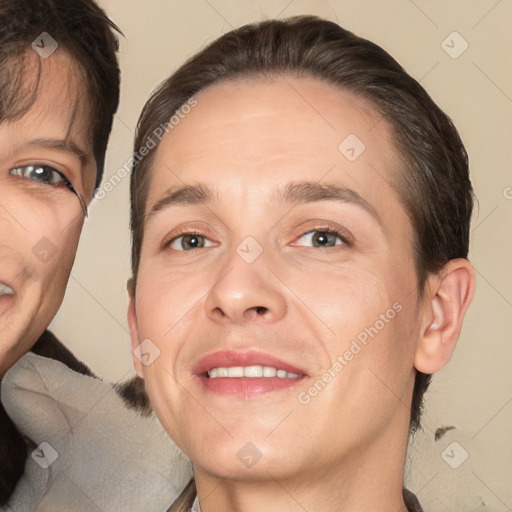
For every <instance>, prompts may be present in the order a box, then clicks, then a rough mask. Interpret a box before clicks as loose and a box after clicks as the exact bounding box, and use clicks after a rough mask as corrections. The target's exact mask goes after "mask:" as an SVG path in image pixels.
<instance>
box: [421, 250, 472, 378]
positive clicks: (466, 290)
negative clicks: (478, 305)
mask: <svg viewBox="0 0 512 512" xmlns="http://www.w3.org/2000/svg"><path fill="white" fill-rule="evenodd" d="M474 288H475V274H474V270H473V266H472V265H471V263H469V261H468V260H465V259H456V260H451V261H449V262H448V263H447V264H446V265H445V267H444V268H443V269H442V270H441V272H440V273H439V274H436V275H432V276H431V278H430V279H429V282H428V283H427V286H426V289H425V298H424V308H423V318H424V321H423V326H422V332H421V338H420V342H419V345H418V348H417V350H416V357H415V360H414V366H415V368H416V369H417V370H418V371H421V372H423V373H427V374H432V373H435V372H437V371H439V370H440V369H441V368H443V366H444V365H445V364H446V363H447V362H448V361H449V360H450V357H451V356H452V353H453V351H454V349H455V345H456V344H457V340H458V338H459V334H460V331H461V329H462V321H463V320H464V315H465V314H466V311H467V309H468V307H469V304H470V303H471V299H472V298H473V293H474Z"/></svg>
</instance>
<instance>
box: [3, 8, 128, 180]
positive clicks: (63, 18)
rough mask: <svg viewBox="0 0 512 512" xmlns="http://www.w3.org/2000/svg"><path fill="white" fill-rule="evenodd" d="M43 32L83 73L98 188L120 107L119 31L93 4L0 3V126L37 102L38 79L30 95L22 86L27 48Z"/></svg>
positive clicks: (27, 56) (29, 50)
mask: <svg viewBox="0 0 512 512" xmlns="http://www.w3.org/2000/svg"><path fill="white" fill-rule="evenodd" d="M43 32H47V33H48V34H49V35H50V36H51V37H52V38H53V39H55V41H57V43H58V45H59V48H63V49H64V50H65V52H66V53H67V54H68V55H69V57H71V59H72V61H73V62H74V64H76V65H77V67H78V69H81V70H82V71H83V76H84V80H85V84H84V92H85V94H86V96H87V97H88V100H89V107H90V108H89V112H88V117H89V119H90V122H91V130H90V131H91V143H92V148H93V152H94V157H95V159H96V164H97V169H98V172H97V178H96V186H98V184H99V183H100V181H101V176H102V172H103V166H104V161H105V152H106V149H107V142H108V138H109V135H110V131H111V128H112V122H113V116H114V114H115V112H116V110H117V107H118V103H119V82H120V72H119V65H118V62H117V56H116V52H117V50H118V46H119V44H118V40H117V37H116V35H115V32H119V33H120V31H119V29H118V28H117V27H116V25H115V24H114V23H113V22H112V21H111V20H109V18H108V17H107V15H106V14H105V13H104V12H103V10H102V9H101V8H100V7H99V6H98V5H97V4H96V3H95V2H94V0H0V122H3V121H6V120H9V119H16V118H18V117H20V116H22V115H23V114H25V113H26V112H27V111H28V110H29V109H30V107H31V106H32V104H33V103H34V102H35V100H36V98H37V85H38V80H39V78H38V80H37V81H36V85H35V88H34V90H31V91H30V90H28V91H27V87H23V83H24V80H25V79H26V73H27V68H26V65H25V64H27V59H28V58H30V57H31V56H32V53H30V52H31V51H32V50H31V44H32V42H33V41H34V40H35V39H36V38H37V37H38V36H39V35H41V34H42V33H43ZM34 55H35V52H34ZM38 64H39V75H40V70H41V63H40V61H38Z"/></svg>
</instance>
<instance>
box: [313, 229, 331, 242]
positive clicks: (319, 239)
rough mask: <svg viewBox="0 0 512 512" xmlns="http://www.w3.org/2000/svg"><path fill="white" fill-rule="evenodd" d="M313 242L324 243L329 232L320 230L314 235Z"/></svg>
mask: <svg viewBox="0 0 512 512" xmlns="http://www.w3.org/2000/svg"><path fill="white" fill-rule="evenodd" d="M315 242H316V243H317V244H318V245H325V244H327V243H328V242H329V234H328V233H325V232H323V231H320V232H319V233H318V234H317V235H316V236H315Z"/></svg>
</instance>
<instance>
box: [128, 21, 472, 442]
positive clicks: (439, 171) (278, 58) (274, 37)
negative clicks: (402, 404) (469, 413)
mask: <svg viewBox="0 0 512 512" xmlns="http://www.w3.org/2000/svg"><path fill="white" fill-rule="evenodd" d="M279 75H293V76H298V77H300V76H308V77H313V78H317V79H320V80H323V81H326V82H327V83H330V84H333V85H335V86H337V87H340V88H341V89H344V90H348V91H350V92H352V93H354V94H356V95H359V96H360V97H362V98H365V99H367V100H369V101H370V102H371V104H372V105H373V106H374V108H375V109H376V111H377V112H378V113H379V114H380V115H381V116H382V117H383V118H384V119H385V120H386V121H387V123H388V125H389V126H390V127H391V131H392V135H393V143H394V145H395V148H396V152H397V154H398V155H399V156H400V157H401V158H402V162H403V164H402V169H400V171H399V172H398V173H396V176H394V183H393V186H394V187H395V188H396V190H397V192H398V194H399V196H400V199H401V201H402V202H403V204H404V206H405V209H406V211H407V213H408V215H409V217H410V220H411V223H412V226H413V229H414V240H413V248H414V253H415V266H416V274H417V283H416V285H417V290H418V294H419V295H420V296H421V294H422V292H423V289H424V284H425V281H426V279H427V277H428V275H429V274H430V273H433V272H438V271H439V270H440V269H441V268H442V267H443V266H444V265H445V264H446V263H447V262H448V261H449V260H451V259H455V258H466V257H467V254H468V247H469V226H470V219H471V212H472V208H473V191H472V186H471V182H470V180H469V170H468V157H467V154H466V151H465V149H464V146H463V144H462V141H461V140H460V137H459V135H458V133H457V130H456V129H455V127H454V126H453V123H452V122H451V120H450V119H449V118H448V116H446V114H444V113H443V112H442V111H441V109H440V108H439V107H438V106H437V105H436V104H435V103H434V102H433V100H432V99H431V98H430V96H429V95H428V94H427V93H426V91H425V90H424V89H423V87H422V86H421V85H420V84H419V83H418V82H417V81H416V80H415V79H414V78H412V77H411V76H409V75H408V74H407V73H406V71H405V70H404V69H403V68H402V67H401V66H400V65H399V64H398V62H397V61H396V60H395V59H393V58H392V57H391V56H390V55H389V54H388V53H387V52H386V51H384V50H383V49H382V48H381V47H379V46H377V45H376V44H374V43H372V42H370V41H368V40H366V39H362V38H360V37H358V36H356V35H354V34H353V33H351V32H349V31H347V30H345V29H343V28H341V27H340V26H338V25H336V24H335V23H332V22H329V21H325V20H322V19H319V18H316V17H313V16H298V17H293V18H289V19H286V20H268V21H263V22H260V23H256V24H251V25H246V26H243V27H241V28H239V29H236V30H232V31H231V32H228V33H227V34H225V35H223V36H222V37H220V38H219V39H217V40H216V41H214V42H213V43H211V44H210V45H209V46H207V47H206V48H205V49H203V50H202V51H200V52H199V53H198V54H197V55H195V56H194V57H192V58H191V59H190V60H188V61H187V62H186V63H185V64H184V65H183V66H181V67H180V68H179V69H178V70H177V71H176V72H175V73H174V74H173V75H172V76H171V77H170V78H168V79H167V80H166V81H165V82H163V83H162V84H161V85H160V86H159V87H158V88H157V89H156V90H155V91H154V93H153V94H152V96H151V98H150V99H149V101H148V102H147V103H146V105H145V107H144V109H143V111H142V114H141V117H140V119H139V123H138V127H137V135H136V139H135V151H136V152H137V153H138V150H139V148H141V147H142V146H143V144H144V143H145V141H146V140H147V139H148V137H150V136H151V134H152V133H153V131H154V130H155V128H156V127H158V126H159V125H161V124H162V123H165V122H166V121H167V120H168V119H169V117H170V116H172V115H173V114H174V113H175V112H176V111H177V110H178V109H179V108H180V107H181V106H182V105H183V104H184V103H185V102H186V101H187V100H188V99H189V98H191V97H192V96H193V95H195V94H197V93H198V92H199V91H201V90H203V89H205V88H206V87H208V86H210V85H212V84H215V83H218V82H221V81H226V80H231V79H241V78H242V79H243V78H245V77H254V76H269V77H272V76H279ZM154 153H155V151H153V152H152V153H150V154H148V155H147V156H146V157H145V158H142V159H139V160H136V161H135V162H134V165H133V172H132V176H131V229H132V241H133V243H132V271H133V276H134V279H135V280H136V277H137V271H138V267H139V260H140V252H141V247H142V241H143V235H144V212H145V208H146V199H147V193H148V185H149V181H150V176H151V162H152V159H153V158H154ZM135 286H136V281H135ZM429 382H430V375H426V374H423V373H421V372H417V374H416V380H415V387H414V393H413V400H412V406H411V432H413V431H414V430H416V428H417V427H418V426H419V419H420V415H421V409H422V403H423V394H424V392H425V391H426V389H427V387H428V384H429Z"/></svg>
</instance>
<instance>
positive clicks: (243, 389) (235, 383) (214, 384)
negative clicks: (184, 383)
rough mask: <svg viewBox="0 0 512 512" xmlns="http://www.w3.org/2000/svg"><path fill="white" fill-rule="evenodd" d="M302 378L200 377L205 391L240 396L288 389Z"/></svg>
mask: <svg viewBox="0 0 512 512" xmlns="http://www.w3.org/2000/svg"><path fill="white" fill-rule="evenodd" d="M302 379H303V377H297V378H295V379H281V378H279V377H262V378H258V377H252V378H251V377H248V378H244V377H239V378H231V379H230V378H224V377H217V378H215V379H208V378H206V377H200V380H201V384H202V385H203V386H204V387H205V388H206V390H207V391H210V392H212V393H216V394H218V395H238V396H241V397H249V396H257V395H263V394H265V393H270V392H272V391H282V390H284V389H289V388H292V387H293V386H294V385H295V384H297V383H298V382H300V381H301V380H302Z"/></svg>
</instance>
